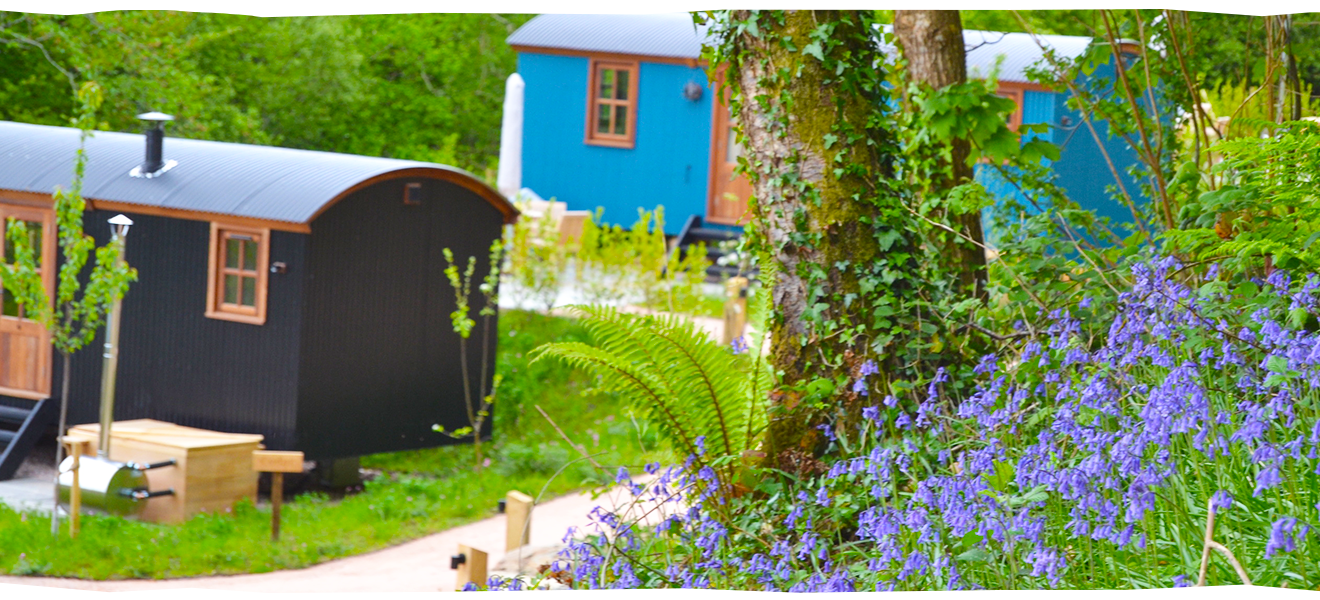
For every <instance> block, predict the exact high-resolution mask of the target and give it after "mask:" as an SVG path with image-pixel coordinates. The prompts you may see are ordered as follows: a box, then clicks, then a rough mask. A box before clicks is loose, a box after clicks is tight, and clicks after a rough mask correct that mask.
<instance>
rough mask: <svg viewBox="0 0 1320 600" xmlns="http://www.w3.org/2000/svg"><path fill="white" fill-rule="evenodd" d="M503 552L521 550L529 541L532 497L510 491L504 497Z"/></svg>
mask: <svg viewBox="0 0 1320 600" xmlns="http://www.w3.org/2000/svg"><path fill="white" fill-rule="evenodd" d="M504 507H505V508H504V516H505V529H504V551H505V552H508V551H510V550H513V549H514V548H522V547H523V546H526V545H527V544H528V543H529V542H530V541H531V540H530V538H531V534H532V497H531V496H528V495H527V494H524V493H522V492H519V491H517V490H510V491H509V493H508V495H506V496H505V497H504Z"/></svg>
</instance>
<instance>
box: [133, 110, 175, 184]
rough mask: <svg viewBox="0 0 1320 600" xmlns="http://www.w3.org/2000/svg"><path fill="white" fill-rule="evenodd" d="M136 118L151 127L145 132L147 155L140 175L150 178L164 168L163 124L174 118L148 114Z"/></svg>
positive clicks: (162, 114)
mask: <svg viewBox="0 0 1320 600" xmlns="http://www.w3.org/2000/svg"><path fill="white" fill-rule="evenodd" d="M138 118H139V119H142V120H143V121H147V122H148V123H151V125H152V126H151V128H150V129H148V130H147V132H146V138H147V155H146V160H145V161H143V163H142V167H141V172H142V174H143V175H147V176H150V175H152V174H154V173H156V172H157V171H160V170H161V168H163V167H164V166H165V158H164V144H165V123H168V122H170V121H173V120H174V117H172V116H170V115H167V114H164V113H158V112H149V113H144V114H140V115H138Z"/></svg>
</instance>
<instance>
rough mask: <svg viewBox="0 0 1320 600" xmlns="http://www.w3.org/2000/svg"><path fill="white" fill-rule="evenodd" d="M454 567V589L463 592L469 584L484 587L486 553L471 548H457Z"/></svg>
mask: <svg viewBox="0 0 1320 600" xmlns="http://www.w3.org/2000/svg"><path fill="white" fill-rule="evenodd" d="M454 558H455V559H456V560H455V561H454V563H455V564H454V565H452V566H453V567H454V568H455V569H457V570H458V573H457V574H456V575H454V589H455V590H457V591H460V592H461V591H463V588H464V587H465V586H467V584H469V583H475V584H477V585H486V553H485V552H482V551H480V550H477V549H476V548H473V547H471V546H464V545H462V544H460V545H459V546H458V555H456V556H454Z"/></svg>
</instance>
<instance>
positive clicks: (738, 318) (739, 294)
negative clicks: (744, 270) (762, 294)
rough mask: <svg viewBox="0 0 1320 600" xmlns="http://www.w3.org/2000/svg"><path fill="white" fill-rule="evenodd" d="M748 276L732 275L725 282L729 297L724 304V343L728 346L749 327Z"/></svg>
mask: <svg viewBox="0 0 1320 600" xmlns="http://www.w3.org/2000/svg"><path fill="white" fill-rule="evenodd" d="M748 283H749V282H748V280H747V278H746V277H730V278H729V280H728V281H727V282H725V284H724V290H725V292H727V293H728V295H729V299H728V300H727V301H726V302H725V304H724V345H725V346H728V345H729V344H732V343H733V340H736V339H738V338H740V337H742V335H743V333H744V332H745V331H746V329H747V286H748Z"/></svg>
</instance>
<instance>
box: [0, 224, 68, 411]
mask: <svg viewBox="0 0 1320 600" xmlns="http://www.w3.org/2000/svg"><path fill="white" fill-rule="evenodd" d="M10 219H15V220H19V221H24V222H25V223H26V225H27V230H28V236H29V239H30V240H31V241H32V245H33V247H34V248H36V249H37V250H38V252H40V254H41V260H40V269H41V280H42V283H43V284H44V285H45V287H46V295H47V297H49V296H51V295H52V294H53V291H54V290H53V288H54V282H55V280H54V275H55V274H54V268H53V267H54V262H53V261H54V256H55V219H54V218H53V216H52V212H51V211H50V210H49V209H44V208H35V207H20V206H11V205H7V204H0V237H2V238H3V239H4V244H3V245H0V252H2V253H0V259H3V260H5V261H6V262H10V261H11V260H12V259H10V258H9V257H10V256H11V255H12V254H13V245H12V244H11V243H10V242H9V237H8V231H7V229H8V226H9V220H10ZM24 313H25V311H24V310H23V307H20V306H19V305H18V303H17V302H15V301H14V299H13V297H12V296H10V294H8V293H7V292H6V291H5V290H3V289H0V394H4V395H6V396H14V397H18V398H30V399H33V400H40V399H43V398H48V397H50V381H51V373H50V369H51V346H50V332H48V331H47V330H46V328H45V327H44V326H42V325H41V323H38V322H36V321H33V320H30V319H27V318H25V314H24Z"/></svg>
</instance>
